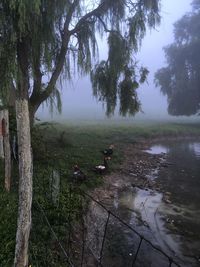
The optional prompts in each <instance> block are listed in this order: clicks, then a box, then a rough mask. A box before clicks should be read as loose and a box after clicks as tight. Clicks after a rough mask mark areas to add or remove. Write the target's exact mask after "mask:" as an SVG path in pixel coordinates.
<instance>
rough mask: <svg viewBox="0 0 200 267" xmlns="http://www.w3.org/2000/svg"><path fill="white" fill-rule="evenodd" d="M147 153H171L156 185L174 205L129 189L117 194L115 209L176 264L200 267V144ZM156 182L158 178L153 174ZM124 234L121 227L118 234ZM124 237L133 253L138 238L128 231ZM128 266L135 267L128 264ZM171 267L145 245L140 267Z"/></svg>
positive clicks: (169, 144)
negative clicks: (175, 261) (174, 260)
mask: <svg viewBox="0 0 200 267" xmlns="http://www.w3.org/2000/svg"><path fill="white" fill-rule="evenodd" d="M146 152H149V153H153V154H161V153H166V161H167V162H168V163H169V164H168V165H167V167H165V168H162V169H161V170H159V172H157V173H156V174H155V177H152V179H156V183H158V184H159V186H160V188H161V192H163V194H164V195H166V194H168V196H170V201H169V202H168V203H165V202H163V195H162V194H161V193H156V192H153V191H151V190H148V191H145V190H141V189H139V188H127V189H126V190H124V191H121V192H118V193H117V194H116V196H115V199H114V207H115V209H116V211H117V212H118V214H119V216H120V217H121V218H123V219H124V220H125V221H126V222H128V223H129V224H130V225H132V226H133V227H135V229H137V231H139V232H140V233H142V234H143V235H144V236H145V237H146V238H147V239H149V240H151V241H152V242H153V243H154V244H156V245H157V246H159V247H161V248H162V249H163V250H164V251H165V252H167V254H168V255H170V256H171V257H173V258H176V259H177V260H178V261H179V263H180V264H181V266H186V267H190V266H191V267H192V266H195V267H196V266H200V264H199V256H200V194H199V190H200V143H198V142H188V141H184V142H183V141H181V142H174V141H173V142H165V143H162V144H158V145H154V146H152V147H151V149H150V150H148V151H146ZM151 176H154V175H153V172H152V173H151ZM119 228H120V227H119V225H118V226H117V225H116V224H115V226H114V229H115V230H116V229H118V230H119ZM113 231H114V230H113ZM117 232H118V233H119V232H120V231H117ZM121 232H122V233H123V238H121V240H126V242H127V244H126V249H127V251H131V247H133V245H134V238H135V237H133V236H132V235H133V234H132V233H128V234H127V231H125V230H123V229H121ZM118 242H119V240H118ZM124 243H125V241H123V244H124ZM130 255H132V254H130ZM130 255H129V256H127V259H128V258H130ZM126 264H127V265H126V266H129V264H128V262H126ZM165 264H166V262H165V261H164V259H162V257H160V255H159V256H158V255H157V256H155V255H154V252H153V251H151V249H150V248H147V247H146V246H145V245H144V246H143V247H142V250H141V253H140V258H139V262H138V265H137V266H165ZM116 266H125V265H123V263H122V264H120V265H116ZM166 266H167V265H166Z"/></svg>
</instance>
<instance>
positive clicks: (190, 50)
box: [155, 0, 200, 115]
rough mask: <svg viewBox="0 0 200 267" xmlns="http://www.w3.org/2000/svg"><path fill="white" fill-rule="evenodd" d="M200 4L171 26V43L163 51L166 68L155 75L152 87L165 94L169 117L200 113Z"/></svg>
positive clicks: (195, 2)
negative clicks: (154, 85) (172, 28)
mask: <svg viewBox="0 0 200 267" xmlns="http://www.w3.org/2000/svg"><path fill="white" fill-rule="evenodd" d="M199 28H200V1H199V0H195V1H193V12H191V13H188V14H186V15H184V16H183V17H182V18H181V19H180V20H179V21H177V22H176V23H175V25H174V38H175V42H174V43H173V44H171V45H169V46H167V47H165V48H164V51H165V56H166V59H167V63H168V66H167V67H164V68H161V69H160V70H158V71H157V73H156V75H155V81H156V85H157V86H160V88H161V92H162V93H163V94H164V95H167V99H168V112H169V113H170V114H171V115H192V114H199V111H200V87H199V79H200V54H199V48H200V32H199Z"/></svg>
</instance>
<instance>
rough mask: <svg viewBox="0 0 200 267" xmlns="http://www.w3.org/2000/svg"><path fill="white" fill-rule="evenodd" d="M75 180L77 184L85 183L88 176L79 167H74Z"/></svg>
mask: <svg viewBox="0 0 200 267" xmlns="http://www.w3.org/2000/svg"><path fill="white" fill-rule="evenodd" d="M73 180H74V181H76V182H83V181H85V180H86V175H85V173H84V172H83V171H81V169H80V168H79V166H78V165H74V172H73Z"/></svg>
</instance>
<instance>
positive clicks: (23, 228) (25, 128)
mask: <svg viewBox="0 0 200 267" xmlns="http://www.w3.org/2000/svg"><path fill="white" fill-rule="evenodd" d="M16 119H17V133H18V156H19V175H20V180H19V206H18V225H17V234H16V247H15V260H14V267H27V266H28V241H29V234H30V228H31V205H32V156H31V139H30V121H29V108H28V101H27V100H26V99H17V100H16Z"/></svg>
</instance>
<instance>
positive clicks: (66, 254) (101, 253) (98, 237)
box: [35, 185, 180, 267]
mask: <svg viewBox="0 0 200 267" xmlns="http://www.w3.org/2000/svg"><path fill="white" fill-rule="evenodd" d="M75 195H76V196H77V198H79V201H80V203H81V204H80V207H79V220H78V222H77V223H75V221H76V220H75V217H76V215H75V213H76V212H77V209H76V210H74V208H73V206H74V196H75ZM66 198H67V201H68V218H67V228H66V235H67V238H66V239H65V241H64V242H63V241H61V240H59V237H58V235H57V234H56V231H55V230H54V227H53V226H52V225H51V223H50V220H49V219H48V215H47V212H46V211H45V209H44V208H43V206H42V204H40V203H39V201H35V205H36V206H37V208H38V210H39V211H40V214H41V215H42V217H43V218H44V221H45V223H46V225H47V226H48V228H49V231H50V233H51V235H52V236H53V237H54V239H55V240H56V242H57V245H58V247H59V250H60V251H61V253H62V257H63V260H64V261H65V262H66V265H65V266H70V267H78V266H80V267H86V266H87V267H90V266H91V267H92V266H97V267H100V266H102V267H112V266H116V267H118V266H119V267H121V266H126V267H128V266H130V267H133V266H135V267H140V266H155V267H156V266H163V267H164V266H166V267H167V266H169V267H170V266H180V264H179V263H178V262H176V261H175V260H174V259H173V258H172V257H170V256H169V255H168V254H167V253H165V252H164V251H163V250H162V249H161V248H160V247H158V246H156V245H154V244H153V243H152V242H151V241H150V240H148V239H147V238H146V237H145V236H143V235H141V234H140V233H139V232H138V231H136V230H135V229H134V228H133V227H132V226H130V225H129V224H128V223H126V222H125V221H124V220H122V219H121V218H120V217H119V216H118V215H117V214H115V213H114V212H113V211H112V210H110V209H109V208H107V207H106V205H105V204H103V203H102V202H100V201H98V200H96V199H95V198H94V197H93V196H91V195H90V194H88V193H87V192H85V191H84V190H81V189H80V188H77V187H76V186H73V185H70V186H69V190H68V192H67V196H66ZM100 209H101V210H100ZM116 225H118V226H119V225H120V227H119V228H118V229H117V230H116V231H117V232H116V233H115V232H113V229H114V228H116ZM122 227H123V229H124V232H126V233H127V236H128V238H129V239H130V238H131V239H132V240H131V242H132V244H133V247H132V250H131V252H130V247H129V250H128V251H126V245H125V246H124V248H123V247H122V246H123V242H122V241H123V240H122V239H123V238H122V233H120V231H121V230H120V229H122ZM117 235H119V238H118V240H117V241H116V242H113V239H114V238H115V239H116V238H117ZM125 242H126V241H125ZM121 243H122V245H120V249H119V244H121ZM145 246H146V249H144V247H145ZM74 251H76V253H74ZM122 252H123V253H122ZM155 253H157V254H159V255H160V256H159V257H158V256H155ZM150 255H152V256H150ZM158 258H160V259H161V261H162V265H160V261H159V263H158V262H157V259H158ZM145 261H146V262H147V263H148V264H149V265H148V264H146V265H145V263H144V262H145ZM63 266H64V265H63Z"/></svg>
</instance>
